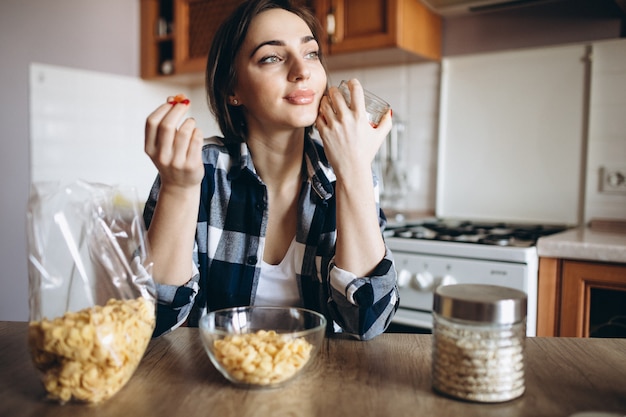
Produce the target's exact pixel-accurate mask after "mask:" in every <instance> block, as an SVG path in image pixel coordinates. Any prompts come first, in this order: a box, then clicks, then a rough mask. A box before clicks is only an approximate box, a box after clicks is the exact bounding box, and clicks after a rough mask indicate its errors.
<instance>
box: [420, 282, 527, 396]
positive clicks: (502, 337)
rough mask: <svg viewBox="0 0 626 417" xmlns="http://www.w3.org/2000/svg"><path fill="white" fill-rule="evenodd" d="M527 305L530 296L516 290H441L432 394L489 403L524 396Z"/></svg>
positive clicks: (435, 310) (436, 302)
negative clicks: (434, 392) (436, 393)
mask: <svg viewBox="0 0 626 417" xmlns="http://www.w3.org/2000/svg"><path fill="white" fill-rule="evenodd" d="M526 304H527V297H526V293H524V292H522V291H519V290H515V289H512V288H506V287H500V286H495V285H480V284H459V285H446V286H440V287H438V288H437V289H436V290H435V295H434V300H433V317H434V323H433V346H432V355H433V357H432V385H433V389H434V390H435V391H437V392H439V393H442V394H444V395H448V396H451V397H455V398H460V399H463V400H469V401H476V402H485V403H487V402H502V401H508V400H512V399H514V398H517V397H519V396H521V395H522V394H523V393H524V390H525V384H524V347H525V346H524V345H525V341H526V308H527V307H526Z"/></svg>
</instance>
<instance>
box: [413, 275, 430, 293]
mask: <svg viewBox="0 0 626 417" xmlns="http://www.w3.org/2000/svg"><path fill="white" fill-rule="evenodd" d="M434 282H435V278H434V277H433V274H431V273H430V272H428V271H423V272H418V273H417V274H415V279H414V280H413V281H411V283H412V284H413V287H414V288H415V289H416V290H419V291H428V290H430V289H431V288H432V286H433V284H434Z"/></svg>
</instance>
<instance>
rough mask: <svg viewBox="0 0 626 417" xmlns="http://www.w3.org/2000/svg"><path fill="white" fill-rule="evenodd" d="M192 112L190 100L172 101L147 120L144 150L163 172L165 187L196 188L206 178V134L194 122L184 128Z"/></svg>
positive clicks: (190, 120)
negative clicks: (185, 117)
mask: <svg viewBox="0 0 626 417" xmlns="http://www.w3.org/2000/svg"><path fill="white" fill-rule="evenodd" d="M188 109H189V101H188V100H183V101H182V102H181V101H179V100H176V99H175V98H174V97H168V99H167V102H166V103H164V104H162V105H161V106H159V107H158V108H157V109H156V110H155V111H154V112H152V113H151V114H150V115H149V116H148V118H147V120H146V132H145V135H146V136H145V143H144V149H145V152H146V154H148V156H149V157H150V159H151V160H152V162H153V163H154V165H155V166H156V168H157V170H158V171H159V176H160V178H161V185H162V186H167V187H174V188H180V189H186V188H190V187H195V186H197V185H198V184H200V182H201V181H202V177H203V176H204V165H203V163H202V144H203V136H202V132H201V131H200V129H199V128H197V127H196V121H195V120H194V119H193V118H188V119H185V120H184V121H183V122H182V124H180V121H181V120H182V118H183V116H184V115H185V113H186V112H187V110H188ZM179 124H180V127H178V125H179Z"/></svg>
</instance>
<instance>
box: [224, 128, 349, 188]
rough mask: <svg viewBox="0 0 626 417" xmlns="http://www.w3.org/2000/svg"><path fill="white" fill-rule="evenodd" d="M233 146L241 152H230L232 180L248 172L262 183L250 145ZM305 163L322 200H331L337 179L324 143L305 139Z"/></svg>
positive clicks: (309, 137) (307, 137)
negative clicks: (231, 157)
mask: <svg viewBox="0 0 626 417" xmlns="http://www.w3.org/2000/svg"><path fill="white" fill-rule="evenodd" d="M231 146H233V147H235V146H239V152H238V153H237V152H230V153H231V155H232V156H233V159H234V161H233V164H232V168H231V171H230V175H229V176H230V178H231V179H234V178H237V177H238V176H239V175H240V174H241V172H244V171H247V172H249V173H251V174H252V175H253V176H254V177H255V178H257V180H258V181H259V182H262V181H261V178H260V177H259V176H258V175H257V173H256V169H255V167H254V163H253V162H252V157H251V155H250V148H248V144H247V143H246V142H241V143H240V144H239V145H231ZM231 151H235V149H234V148H232V149H231ZM237 158H238V161H237ZM304 163H305V165H306V172H307V177H308V179H309V182H310V183H311V187H312V188H313V189H314V190H315V192H316V194H317V195H318V196H319V197H320V198H321V199H322V200H328V199H330V198H331V197H332V196H333V193H334V187H333V185H332V183H334V182H335V181H336V179H337V178H336V177H335V173H334V172H333V170H332V168H331V167H330V165H329V164H328V159H327V158H326V155H325V154H324V147H323V146H322V143H321V142H320V141H319V140H318V139H313V138H312V137H311V136H310V135H306V136H305V138H304Z"/></svg>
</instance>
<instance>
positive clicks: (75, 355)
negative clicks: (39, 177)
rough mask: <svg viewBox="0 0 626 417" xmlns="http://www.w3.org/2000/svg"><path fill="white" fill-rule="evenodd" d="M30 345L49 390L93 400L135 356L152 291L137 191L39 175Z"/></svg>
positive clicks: (148, 330)
mask: <svg viewBox="0 0 626 417" xmlns="http://www.w3.org/2000/svg"><path fill="white" fill-rule="evenodd" d="M27 225H28V274H29V307H30V323H29V333H28V344H29V348H30V352H31V358H32V360H33V363H34V364H35V367H36V368H37V369H38V370H39V371H40V375H41V380H42V382H43V385H44V388H45V390H46V392H47V395H48V398H50V399H53V400H56V401H58V402H60V403H66V402H68V401H75V402H84V403H99V402H102V401H104V400H106V399H108V398H110V397H111V396H113V395H114V394H115V393H117V392H118V391H119V390H120V389H121V388H122V387H123V386H124V385H125V384H126V383H127V382H128V380H129V379H130V378H131V376H132V375H133V373H134V371H135V369H136V368H137V365H138V364H139V362H140V361H141V358H142V357H143V354H144V352H145V350H146V347H147V345H148V342H149V341H150V339H151V336H152V332H153V330H154V326H155V308H156V307H155V306H156V289H155V284H154V282H153V280H152V275H151V269H152V268H151V263H150V257H149V251H148V247H147V242H146V241H145V236H146V230H145V225H144V223H143V219H142V216H141V205H140V204H139V200H138V199H137V198H136V196H135V195H134V190H123V189H120V188H118V187H112V186H107V185H102V184H92V183H87V182H80V181H78V182H75V183H71V184H69V185H61V184H56V183H38V184H33V186H32V187H31V196H30V199H29V203H28V212H27Z"/></svg>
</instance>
